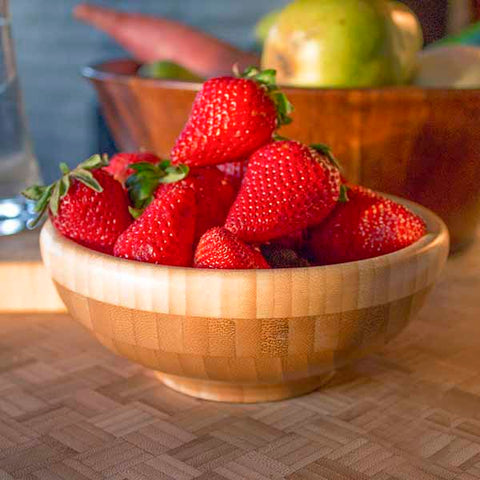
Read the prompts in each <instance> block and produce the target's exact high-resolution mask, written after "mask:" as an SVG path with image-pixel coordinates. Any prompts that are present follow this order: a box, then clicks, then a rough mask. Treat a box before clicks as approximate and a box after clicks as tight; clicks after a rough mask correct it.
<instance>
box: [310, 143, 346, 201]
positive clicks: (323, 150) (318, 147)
mask: <svg viewBox="0 0 480 480" xmlns="http://www.w3.org/2000/svg"><path fill="white" fill-rule="evenodd" d="M310 148H313V149H314V150H315V151H317V152H318V153H320V154H321V155H323V156H325V157H327V159H328V161H329V162H330V163H331V164H332V165H333V166H334V167H335V168H336V169H337V170H340V171H341V170H342V167H341V165H340V163H339V161H338V160H337V158H336V157H335V155H334V154H333V152H332V149H331V148H330V147H329V146H328V145H325V144H324V143H314V144H312V145H310ZM348 190H349V189H348V186H347V185H345V184H342V185H340V196H339V197H338V202H339V203H347V202H348Z"/></svg>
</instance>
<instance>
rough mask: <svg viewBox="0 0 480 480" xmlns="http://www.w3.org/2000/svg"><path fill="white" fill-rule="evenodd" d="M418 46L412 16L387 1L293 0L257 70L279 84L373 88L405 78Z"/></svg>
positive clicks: (418, 32)
mask: <svg viewBox="0 0 480 480" xmlns="http://www.w3.org/2000/svg"><path fill="white" fill-rule="evenodd" d="M422 43H423V40H422V34H421V27H420V24H419V22H418V20H417V18H416V17H415V15H414V14H413V13H412V12H411V11H410V10H409V9H408V8H407V7H406V6H404V5H402V4H400V3H399V2H390V1H388V0H296V1H294V2H293V3H291V4H290V5H288V6H287V7H286V8H285V9H284V10H283V11H282V12H281V13H280V15H279V16H278V18H277V21H276V23H275V24H274V26H273V27H271V29H270V31H269V34H268V37H267V40H266V42H265V46H264V51H263V57H262V67H263V68H273V69H275V70H277V80H278V82H279V83H280V84H283V85H295V86H305V87H373V86H382V85H395V84H402V83H406V82H408V81H409V80H410V78H411V76H412V74H413V71H414V65H415V57H416V54H417V52H418V50H419V49H420V48H421V45H422Z"/></svg>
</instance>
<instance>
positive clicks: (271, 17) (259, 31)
mask: <svg viewBox="0 0 480 480" xmlns="http://www.w3.org/2000/svg"><path fill="white" fill-rule="evenodd" d="M280 12H281V10H272V11H271V12H270V13H267V14H266V15H265V16H264V17H262V18H261V19H260V20H259V21H258V23H257V24H256V25H255V38H256V40H257V42H258V43H260V44H261V45H263V43H264V42H265V40H266V39H267V37H268V32H270V29H271V28H272V27H273V26H274V25H275V23H276V22H277V19H278V16H279V15H280Z"/></svg>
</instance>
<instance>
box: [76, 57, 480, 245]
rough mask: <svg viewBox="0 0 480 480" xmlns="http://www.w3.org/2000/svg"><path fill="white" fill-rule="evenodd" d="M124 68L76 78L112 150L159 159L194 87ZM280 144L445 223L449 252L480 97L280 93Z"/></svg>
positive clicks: (478, 216) (465, 191) (472, 166)
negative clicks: (283, 99)
mask: <svg viewBox="0 0 480 480" xmlns="http://www.w3.org/2000/svg"><path fill="white" fill-rule="evenodd" d="M137 68H138V65H137V64H136V63H135V62H133V61H129V60H119V61H111V62H107V63H104V64H102V65H99V66H96V67H89V68H87V69H85V71H84V74H85V76H86V77H87V78H89V79H90V80H91V81H92V82H93V84H94V85H95V87H96V89H97V91H98V95H99V98H100V102H101V105H102V108H103V111H104V113H105V116H106V118H107V121H108V124H109V126H110V128H111V131H112V132H113V135H114V137H115V140H116V142H117V145H118V146H119V148H121V149H122V150H137V149H139V148H145V149H147V150H152V151H154V152H156V153H158V154H159V155H161V156H162V157H168V156H169V154H170V150H171V147H172V145H173V143H174V141H175V139H176V137H177V135H178V134H179V133H180V131H181V129H182V128H183V125H184V124H185V122H186V120H187V117H188V114H189V112H190V108H191V105H192V101H193V99H194V97H195V94H196V92H197V90H198V89H199V88H200V84H195V83H187V82H179V81H165V80H151V79H145V78H141V77H137V76H136V75H135V72H136V70H137ZM285 91H286V93H287V95H288V97H289V98H290V100H291V101H292V103H293V104H294V106H295V113H294V115H293V117H294V122H293V123H292V124H291V125H289V126H288V127H286V128H284V129H283V130H282V131H281V134H282V135H285V136H288V137H291V138H295V139H298V140H301V141H303V142H306V143H315V142H317V143H318V142H322V143H327V144H329V145H331V146H332V147H333V150H334V152H335V153H336V155H337V156H338V157H339V159H340V160H341V162H342V164H343V165H344V167H345V173H346V175H347V177H348V178H349V179H350V180H351V181H352V182H358V183H361V184H362V185H365V186H367V187H371V188H373V189H375V190H378V191H383V192H388V193H391V194H394V195H398V196H401V197H405V198H408V199H411V200H413V201H416V202H418V203H420V204H422V205H425V206H426V207H428V208H430V209H432V210H434V211H435V212H437V213H438V214H439V215H440V216H441V217H442V218H443V220H444V221H445V222H446V224H447V226H448V228H449V230H450V235H451V240H452V249H453V250H456V249H458V248H460V247H461V246H463V245H465V244H468V243H469V242H470V241H471V240H473V238H474V233H475V228H476V226H477V224H478V221H479V220H480V161H479V158H480V128H479V127H478V118H480V90H447V89H424V88H415V87H395V88H393V87H392V88H381V89H343V90H342V89H312V88H286V89H285Z"/></svg>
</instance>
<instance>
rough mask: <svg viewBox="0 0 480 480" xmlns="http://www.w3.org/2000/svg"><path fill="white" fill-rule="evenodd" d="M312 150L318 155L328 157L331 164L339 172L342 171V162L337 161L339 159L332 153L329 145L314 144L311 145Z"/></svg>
mask: <svg viewBox="0 0 480 480" xmlns="http://www.w3.org/2000/svg"><path fill="white" fill-rule="evenodd" d="M310 148H313V149H314V150H315V151H317V152H318V153H320V154H322V155H324V156H325V157H327V158H328V160H329V161H330V163H331V164H332V165H333V166H334V167H335V168H336V169H337V170H342V167H341V166H340V162H339V161H338V160H337V158H336V157H335V155H334V154H333V152H332V149H331V148H330V147H329V146H328V145H325V144H324V143H313V144H312V145H310Z"/></svg>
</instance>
